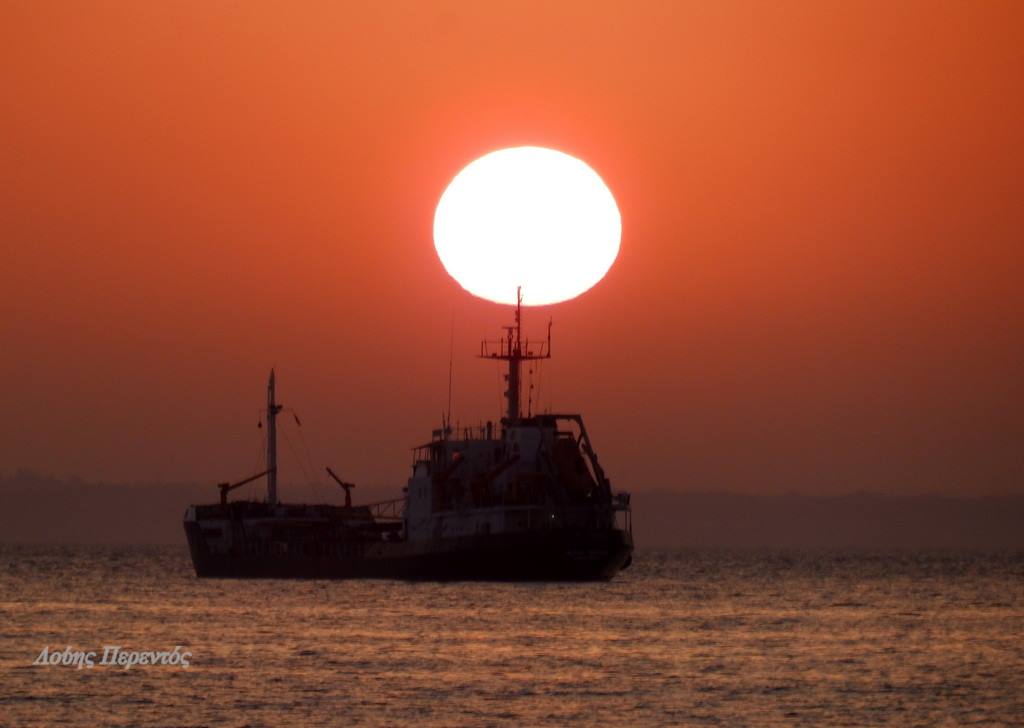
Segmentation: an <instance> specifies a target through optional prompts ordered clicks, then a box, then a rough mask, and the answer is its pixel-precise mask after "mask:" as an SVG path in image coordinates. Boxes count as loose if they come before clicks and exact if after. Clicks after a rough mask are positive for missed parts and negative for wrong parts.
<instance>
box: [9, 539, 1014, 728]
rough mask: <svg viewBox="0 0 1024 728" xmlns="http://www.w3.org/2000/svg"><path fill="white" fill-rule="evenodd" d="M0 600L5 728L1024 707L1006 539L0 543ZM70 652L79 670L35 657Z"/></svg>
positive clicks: (855, 720) (879, 720) (788, 715)
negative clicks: (350, 571) (543, 576)
mask: <svg viewBox="0 0 1024 728" xmlns="http://www.w3.org/2000/svg"><path fill="white" fill-rule="evenodd" d="M0 615H2V627H0V629H2V639H0V670H2V682H0V724H4V725H16V726H20V725H46V726H50V725H62V724H89V725H91V724H102V725H142V724H153V725H237V726H242V725H250V726H251V725H266V726H287V725H294V726H308V725H320V724H336V725H396V724H407V723H413V722H415V723H417V724H419V725H422V726H426V725H502V724H508V725H564V724H578V725H608V724H614V725H729V726H734V725H762V726H765V725H786V726H790V725H808V726H827V725H845V726H865V725H883V724H888V725H1024V554H1003V555H981V554H957V553H945V554H940V553H916V554H915V553H894V554H881V553H852V552H850V553H846V552H818V553H813V552H812V553H782V552H701V551H697V552H688V551H680V552H643V551H641V552H640V553H639V554H638V557H637V558H636V561H635V563H634V566H633V567H632V568H631V569H629V570H628V571H626V572H624V573H623V574H622V575H621V576H620V577H618V578H616V579H615V580H614V581H612V582H610V583H602V584H410V583H402V582H387V581H350V582H324V581H305V582H282V581H262V582H261V581H206V580H203V581H200V580H197V579H196V578H195V576H194V575H193V572H192V568H191V564H190V562H189V560H188V555H187V552H186V550H185V549H184V548H143V547H139V548H123V547H109V548H99V547H95V548H94V547H28V546H0ZM68 646H70V647H71V648H72V650H77V651H82V652H88V651H94V652H96V653H97V654H96V657H95V663H96V665H95V667H93V668H91V669H89V668H84V669H77V668H76V667H74V666H63V665H58V666H49V665H47V666H41V665H33V664H32V663H33V661H35V660H36V659H37V657H38V656H39V655H40V653H41V651H42V650H43V648H44V647H48V648H49V649H50V650H54V649H57V650H63V649H65V648H66V647H68ZM105 646H119V647H121V648H122V650H124V651H127V652H142V651H161V650H163V651H166V650H173V648H174V647H175V646H181V650H182V651H187V652H191V658H190V666H189V667H188V668H187V669H185V668H182V667H180V666H170V665H156V666H135V667H132V668H130V669H124V668H123V667H119V666H116V665H102V664H100V662H101V660H102V656H103V649H104V647H105Z"/></svg>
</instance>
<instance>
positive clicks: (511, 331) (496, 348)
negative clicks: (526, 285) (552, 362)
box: [480, 286, 551, 425]
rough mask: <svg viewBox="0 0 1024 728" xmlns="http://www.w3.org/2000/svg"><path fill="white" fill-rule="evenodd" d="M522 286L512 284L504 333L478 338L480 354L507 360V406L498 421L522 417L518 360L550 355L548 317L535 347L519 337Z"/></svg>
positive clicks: (514, 421)
mask: <svg viewBox="0 0 1024 728" xmlns="http://www.w3.org/2000/svg"><path fill="white" fill-rule="evenodd" d="M522 312H523V288H522V286H519V287H517V288H516V312H515V323H514V324H512V325H511V326H503V327H502V328H503V329H504V330H505V337H504V338H503V339H500V340H498V341H481V342H480V358H481V359H493V360H497V361H507V362H508V374H506V375H505V381H506V382H508V389H506V390H505V399H506V400H507V401H508V409H507V411H506V413H505V417H504V418H503V419H502V424H505V425H510V424H514V423H516V422H518V421H519V420H520V419H521V418H522V412H521V410H520V406H519V400H520V394H521V390H522V381H521V377H520V368H521V367H520V364H521V363H522V362H524V361H532V360H534V359H550V358H551V321H550V320H549V321H548V338H547V341H542V342H540V344H539V346H538V348H537V350H536V351H534V350H533V349H531V348H530V340H529V339H526V340H525V341H524V340H523V338H522V330H523V326H522V323H523V318H522Z"/></svg>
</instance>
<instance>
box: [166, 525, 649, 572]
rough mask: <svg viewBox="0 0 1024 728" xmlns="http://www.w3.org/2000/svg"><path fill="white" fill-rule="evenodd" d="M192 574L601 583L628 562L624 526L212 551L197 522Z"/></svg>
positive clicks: (191, 531) (191, 529) (192, 532)
mask: <svg viewBox="0 0 1024 728" xmlns="http://www.w3.org/2000/svg"><path fill="white" fill-rule="evenodd" d="M185 531H186V535H187V536H188V541H189V549H190V551H191V554H192V563H193V565H194V566H195V570H196V575H197V576H199V577H207V578H247V579H251V578H267V579H360V578H361V579H404V580H414V581H415V580H429V581H600V580H607V579H610V578H612V577H613V576H614V575H615V574H616V573H618V572H619V571H620V570H622V569H623V568H626V567H627V566H629V564H630V562H631V560H632V552H633V545H632V543H631V540H630V538H629V536H628V534H626V533H625V532H623V531H620V530H614V529H605V530H569V529H565V530H552V531H547V532H540V533H538V532H529V533H509V534H488V535H480V536H469V537H461V538H451V539H438V540H436V541H430V542H425V543H422V542H404V541H403V542H390V543H389V542H383V543H374V544H365V545H359V544H354V547H355V548H353V549H352V551H354V553H350V554H349V555H344V556H341V555H336V554H301V553H295V554H290V553H288V552H287V550H285V551H284V552H278V553H258V554H245V553H227V554H218V553H214V552H211V550H210V549H209V548H207V545H206V542H205V541H204V539H203V536H202V532H201V530H200V528H199V527H198V525H197V524H195V523H186V524H185Z"/></svg>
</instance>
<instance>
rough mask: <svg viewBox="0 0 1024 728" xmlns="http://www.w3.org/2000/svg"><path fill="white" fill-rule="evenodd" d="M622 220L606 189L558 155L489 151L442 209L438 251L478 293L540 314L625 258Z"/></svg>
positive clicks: (535, 150) (454, 185)
mask: <svg viewBox="0 0 1024 728" xmlns="http://www.w3.org/2000/svg"><path fill="white" fill-rule="evenodd" d="M621 233H622V222H621V218H620V217H619V209H618V207H617V206H616V204H615V199H614V198H613V197H612V194H611V192H610V191H609V189H608V187H607V186H606V185H605V183H604V181H603V180H602V179H601V178H600V177H599V176H598V175H597V173H596V172H594V170H593V169H591V168H590V167H588V166H587V165H586V164H584V163H583V162H582V161H580V160H579V159H576V158H575V157H571V156H569V155H568V154H564V153H562V152H559V151H556V150H554V149H544V148H541V147H514V148H511V149H502V150H499V151H496V152H491V153H490V154H487V155H485V156H483V157H480V158H479V159H477V160H476V161H475V162H472V163H471V164H470V165H469V166H467V167H466V168H465V169H463V170H462V171H461V172H459V173H458V174H457V175H456V176H455V179H453V180H452V181H451V183H450V184H449V185H448V188H447V189H446V190H445V192H444V194H443V195H442V196H441V200H440V202H438V205H437V212H436V213H435V215H434V245H435V246H436V247H437V253H438V255H439V256H440V258H441V262H442V263H443V264H444V267H445V269H446V270H447V271H448V273H449V274H450V275H451V276H452V277H453V278H454V279H455V280H456V281H458V282H459V284H460V285H461V286H462V287H463V288H465V289H466V290H467V291H469V292H470V293H472V294H473V295H476V296H479V297H481V298H485V299H487V300H490V301H494V302H496V303H515V300H516V288H517V287H518V286H522V288H523V303H524V304H527V305H532V306H541V305H546V304H551V303H558V302H560V301H566V300H568V299H570V298H575V297H576V296H578V295H580V294H581V293H583V292H585V291H587V290H588V289H590V288H591V287H592V286H594V284H596V283H597V282H598V281H600V280H601V279H602V278H603V277H604V275H605V273H607V272H608V269H609V268H610V267H611V265H612V263H614V262H615V257H616V256H617V255H618V252H619V238H620V236H621Z"/></svg>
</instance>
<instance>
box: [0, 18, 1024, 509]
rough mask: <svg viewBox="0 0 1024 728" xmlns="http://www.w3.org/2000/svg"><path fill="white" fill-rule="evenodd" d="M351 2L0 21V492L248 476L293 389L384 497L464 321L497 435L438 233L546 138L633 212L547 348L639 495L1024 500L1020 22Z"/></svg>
mask: <svg viewBox="0 0 1024 728" xmlns="http://www.w3.org/2000/svg"><path fill="white" fill-rule="evenodd" d="M343 5H344V4H342V3H334V2H324V3H301V4H299V5H298V6H296V5H295V4H293V3H283V2H282V3H242V2H238V3H233V2H217V3H209V2H173V3H171V2H167V3H158V2H143V3H140V2H90V3H69V2H44V1H38V2H21V3H15V2H9V3H5V4H3V6H2V7H0V28H2V30H0V34H2V39H3V42H2V43H0V88H2V89H3V96H4V104H3V113H2V114H0V150H2V159H0V161H2V167H0V168H2V170H3V171H2V173H0V231H2V236H0V244H2V246H3V266H2V269H0V314H2V318H0V335H2V338H0V377H2V381H3V382H4V398H3V399H4V406H3V418H2V425H0V427H2V431H0V471H5V472H10V471H12V470H14V469H16V468H18V467H31V468H35V469H38V470H42V471H44V472H51V473H56V474H71V473H77V474H80V475H82V476H84V477H87V478H90V479H100V478H102V479H112V480H136V479H142V480H159V479H163V480H183V479H186V480H193V479H195V480H202V481H209V482H211V483H213V482H216V481H218V480H226V479H230V478H234V477H241V476H244V475H247V474H248V473H249V472H251V471H252V470H253V468H254V466H255V456H256V453H255V450H256V445H257V441H256V437H257V435H256V430H255V428H254V424H255V422H256V417H257V414H256V413H257V410H258V408H259V406H260V402H261V398H262V397H263V386H264V378H265V376H266V371H267V369H268V368H269V367H270V365H272V364H273V365H275V366H276V367H277V368H278V371H279V381H280V396H281V399H282V400H283V401H284V402H285V404H286V405H293V406H294V407H295V408H296V409H297V410H298V412H299V414H300V415H301V416H302V419H303V424H304V425H305V427H304V432H305V437H306V440H307V442H308V444H309V447H310V449H311V450H312V452H313V456H314V460H315V461H316V462H317V463H318V464H319V463H320V461H327V462H330V463H331V464H333V465H334V467H335V469H336V470H338V471H339V472H340V473H342V474H343V475H344V476H345V477H346V478H347V479H352V480H355V481H356V482H358V483H367V484H376V485H394V487H395V488H397V487H398V486H400V485H401V484H402V483H403V482H404V478H405V477H406V475H407V472H408V465H409V462H410V453H409V452H408V447H409V446H411V445H413V444H415V443H417V442H418V441H420V440H423V439H425V438H426V437H427V436H429V432H430V429H431V428H433V427H436V426H438V419H439V415H440V412H441V410H442V409H443V407H444V405H445V401H446V386H447V370H448V347H449V335H448V332H449V326H450V322H451V315H452V310H453V308H454V309H455V312H456V313H455V327H456V335H457V341H456V349H455V350H456V354H457V356H456V360H455V370H456V391H455V405H456V416H457V417H458V418H459V419H461V420H462V421H463V422H465V421H467V420H473V421H476V420H478V419H486V418H488V417H491V418H496V417H497V416H498V409H499V405H500V400H499V396H500V387H499V374H498V371H497V370H496V368H495V365H493V364H491V363H486V362H477V361H475V360H474V359H473V358H472V355H473V354H474V352H475V351H476V350H477V342H478V340H479V338H481V336H483V335H488V336H491V335H493V334H495V333H497V331H498V327H499V326H500V325H501V324H503V323H505V322H506V319H507V318H508V311H507V310H506V309H504V308H502V307H499V306H496V305H494V304H489V303H487V302H484V301H479V300H476V299H473V298H472V297H470V296H469V295H468V294H465V293H463V292H462V291H461V290H460V289H459V288H458V286H457V285H456V284H455V283H454V282H453V281H451V280H450V279H449V278H448V277H447V275H446V274H445V272H444V270H443V269H442V267H441V265H440V263H439V261H438V260H437V257H436V255H435V253H434V249H433V244H432V241H431V237H430V236H431V225H432V218H433V209H434V205H435V204H436V202H437V199H438V197H439V196H440V194H441V192H442V191H443V189H444V187H445V185H446V184H447V182H448V181H449V180H450V178H451V177H452V176H453V175H454V174H455V173H456V172H457V171H458V170H459V169H460V168H461V167H462V166H464V165H465V164H466V163H468V162H469V161H471V160H472V159H473V158H475V157H477V156H479V155H481V154H483V153H485V152H487V151H490V150H493V149H496V148H500V147H503V146H509V145H515V144H537V145H544V146H551V147H555V148H558V149H561V150H563V151H566V152H568V153H571V154H574V155H577V156H579V157H581V158H582V159H584V160H585V161H586V162H587V163H588V164H590V165H591V166H592V167H594V168H595V169H596V170H597V171H598V172H599V173H600V174H601V175H602V176H603V177H604V179H605V181H606V182H607V183H608V185H609V186H610V188H611V189H612V191H613V193H614V194H615V196H616V198H617V200H618V202H619V206H620V209H621V212H622V218H623V240H622V251H621V253H620V256H619V260H618V262H617V263H616V264H615V266H614V267H613V268H612V270H611V272H610V273H609V275H608V276H607V278H606V279H605V280H604V281H603V282H602V283H601V284H599V285H598V286H597V287H596V288H594V289H593V290H592V291H590V292H589V293H587V294H585V295H584V296H583V297H582V298H580V299H578V300H576V301H573V302H570V303H566V304H562V305H559V306H556V307H553V308H551V309H545V310H542V311H531V312H530V314H529V315H528V317H527V325H528V328H529V327H531V326H532V327H533V328H534V330H535V331H536V332H537V333H538V334H539V333H541V332H542V331H543V330H544V322H545V321H546V318H547V316H548V315H549V314H553V315H554V317H555V354H556V358H555V360H554V361H553V362H552V363H551V364H550V365H549V366H548V368H547V369H546V370H545V372H544V381H543V384H542V386H543V387H544V389H543V390H542V393H541V400H542V401H543V402H544V403H545V404H547V403H548V402H549V401H550V402H551V404H552V405H553V406H554V408H555V409H559V410H563V411H565V410H579V411H582V413H583V414H584V416H585V417H586V418H587V421H588V425H589V429H590V430H591V435H592V438H593V439H594V441H595V445H596V447H597V449H598V452H599V453H600V455H601V458H602V462H603V463H604V465H605V467H606V469H607V470H608V471H609V473H610V475H611V476H612V480H613V482H614V484H615V485H616V487H620V488H625V489H632V490H637V491H642V490H645V489H651V488H675V489H680V490H740V491H748V492H766V493H767V492H789V491H798V492H806V493H844V492H849V491H852V490H870V491H882V492H900V493H918V492H943V493H993V492H1024V460H1022V458H1024V456H1022V454H1021V453H1022V452H1024V447H1022V445H1021V442H1022V437H1024V384H1022V382H1024V367H1022V361H1024V356H1022V355H1024V333H1022V331H1024V329H1022V324H1021V321H1022V314H1024V293H1022V291H1021V282H1022V281H1024V253H1022V250H1021V246H1022V233H1024V210H1022V199H1024V194H1022V187H1021V184H1022V183H1021V180H1022V178H1024V139H1022V133H1024V132H1022V130H1024V102H1022V94H1021V91H1020V89H1021V83H1022V79H1024V43H1022V42H1021V29H1022V28H1024V11H1022V7H1024V6H1022V5H1021V4H1020V3H1016V2H994V1H993V2H962V3H943V2H923V3H919V4H915V3H910V2H906V3H885V2H834V3H831V2H810V1H805V2H798V3H738V2H722V3H719V2H714V3H711V2H694V3H686V2H664V3H655V2H641V3H619V2H615V3H595V2H593V0H587V1H586V2H560V3H549V2H535V3H530V2H515V3H498V2H487V3H471V2H458V3H454V2H453V3H448V2H406V3H397V2H384V3H360V4H358V5H360V6H362V7H358V8H355V9H351V8H350V9H346V8H344V7H343ZM353 5H355V4H353ZM292 437H293V438H295V439H297V433H295V432H292ZM282 460H283V462H282V467H283V468H285V469H286V470H287V469H288V468H292V473H291V474H289V473H287V472H286V473H284V474H283V477H284V482H285V483H286V484H287V483H289V482H290V481H293V480H295V479H301V476H300V474H299V473H298V470H296V469H295V468H294V467H293V465H292V461H291V460H290V457H289V456H288V454H287V451H285V454H283V455H282ZM292 492H293V493H295V494H299V495H305V492H304V491H300V490H298V489H296V490H293V491H292Z"/></svg>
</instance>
